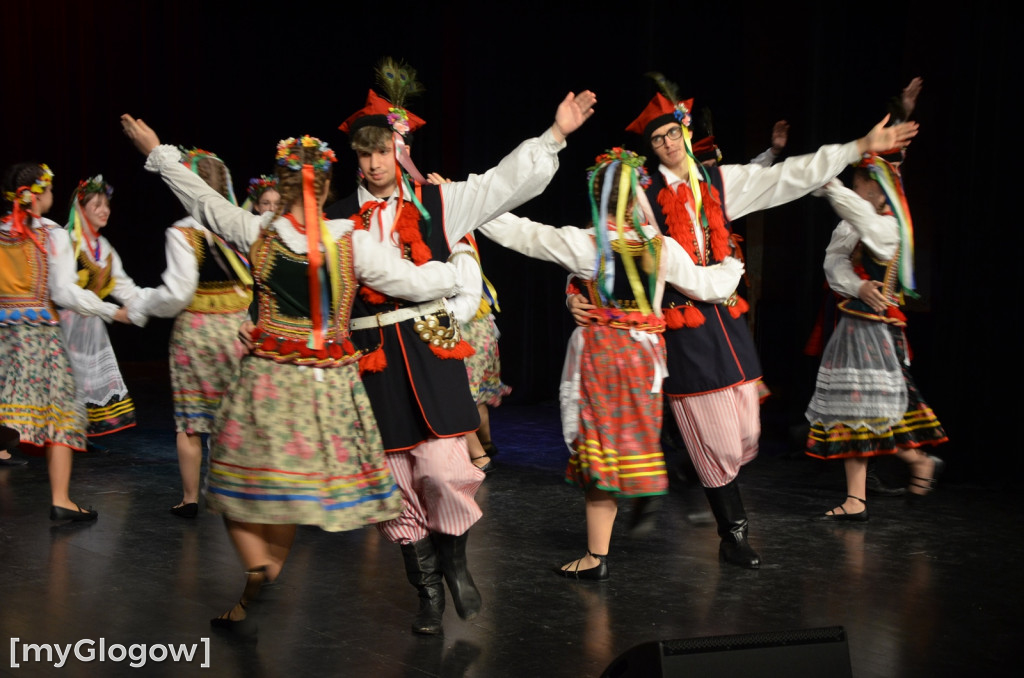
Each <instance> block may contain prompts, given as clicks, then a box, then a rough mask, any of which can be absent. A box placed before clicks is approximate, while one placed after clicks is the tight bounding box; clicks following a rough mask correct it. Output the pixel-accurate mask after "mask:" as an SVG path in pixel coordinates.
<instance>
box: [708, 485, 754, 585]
mask: <svg viewBox="0 0 1024 678" xmlns="http://www.w3.org/2000/svg"><path fill="white" fill-rule="evenodd" d="M704 493H705V494H707V496H708V502H709V503H710V504H711V512H712V513H714V514H715V521H716V522H717V523H718V536H719V537H721V538H722V543H721V544H720V545H719V547H718V559H719V560H722V561H724V562H727V563H731V564H733V565H739V566H740V567H746V568H749V569H752V570H756V569H757V568H758V567H760V566H761V556H759V555H757V552H756V551H754V549H752V548H750V543H749V542H748V541H747V513H746V511H744V510H743V499H742V498H741V497H740V486H739V485H738V484H737V483H736V480H733V481H732V482H730V483H728V484H726V485H723V486H722V487H705V488H704Z"/></svg>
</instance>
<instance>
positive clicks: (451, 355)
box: [430, 339, 476, 360]
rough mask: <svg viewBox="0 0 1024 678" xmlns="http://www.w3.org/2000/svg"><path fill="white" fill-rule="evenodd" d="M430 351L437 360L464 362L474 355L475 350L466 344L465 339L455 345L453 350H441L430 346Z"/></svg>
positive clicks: (438, 347)
mask: <svg viewBox="0 0 1024 678" xmlns="http://www.w3.org/2000/svg"><path fill="white" fill-rule="evenodd" d="M430 350H431V351H433V353H434V355H436V356H437V357H438V358H444V359H446V360H449V359H454V360H465V359H466V358H468V357H469V356H471V355H473V354H474V353H476V349H474V348H473V347H472V346H470V345H469V344H468V343H466V340H465V339H463V340H462V341H460V342H459V343H457V344H456V345H455V348H442V347H440V346H434V345H433V344H431V345H430Z"/></svg>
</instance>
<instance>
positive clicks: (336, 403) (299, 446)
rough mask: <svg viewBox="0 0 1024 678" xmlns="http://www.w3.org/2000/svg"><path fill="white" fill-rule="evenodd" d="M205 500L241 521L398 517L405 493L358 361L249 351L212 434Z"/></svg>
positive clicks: (331, 522) (336, 524)
mask: <svg viewBox="0 0 1024 678" xmlns="http://www.w3.org/2000/svg"><path fill="white" fill-rule="evenodd" d="M206 498H207V503H208V505H209V507H210V508H211V509H212V510H214V511H217V512H220V513H223V514H224V515H226V516H227V517H228V518H231V519H233V520H238V521H243V522H250V523H263V524H300V525H318V526H320V527H322V528H323V529H325V530H329V531H334V532H336V531H342V530H352V529H355V528H358V527H362V526H363V525H367V524H370V523H376V522H380V521H383V520H389V519H391V518H395V517H396V516H398V515H399V513H401V510H402V499H401V493H400V491H399V489H398V487H397V486H396V485H395V481H394V479H393V477H392V475H391V472H390V471H389V470H388V466H387V462H386V461H385V459H384V448H383V444H382V443H381V439H380V433H379V431H378V430H377V423H376V420H374V418H373V410H372V409H371V408H370V400H369V398H368V397H367V395H366V391H365V389H364V388H363V384H362V382H361V381H360V380H359V373H358V367H357V365H355V364H352V365H347V366H344V367H336V368H331V369H316V368H309V367H298V366H296V365H282V364H278V363H275V362H274V361H272V360H266V359H263V358H256V357H249V358H245V359H244V360H243V361H242V367H241V371H240V373H239V378H238V381H237V383H236V384H235V386H234V387H232V389H231V390H230V391H229V392H228V394H227V395H226V396H225V397H224V400H223V403H222V406H221V410H220V412H219V417H218V420H217V426H216V430H215V431H214V432H213V435H212V446H211V451H210V473H209V476H208V481H207V490H206Z"/></svg>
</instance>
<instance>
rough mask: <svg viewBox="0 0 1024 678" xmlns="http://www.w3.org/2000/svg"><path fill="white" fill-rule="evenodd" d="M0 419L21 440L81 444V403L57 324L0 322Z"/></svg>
mask: <svg viewBox="0 0 1024 678" xmlns="http://www.w3.org/2000/svg"><path fill="white" fill-rule="evenodd" d="M0 424H4V425H5V426H9V427H11V428H13V429H15V430H16V431H18V433H19V435H20V436H21V441H22V442H23V443H28V444H31V445H36V446H39V447H46V446H47V445H51V444H54V445H66V446H68V447H70V448H72V449H74V450H79V451H82V450H84V449H85V433H84V431H85V409H84V408H83V407H82V405H81V403H79V402H78V401H77V400H76V398H75V377H74V375H73V374H72V372H71V365H70V364H69V363H68V359H67V355H66V354H65V353H64V341H63V339H62V337H61V331H60V327H58V326H57V325H0Z"/></svg>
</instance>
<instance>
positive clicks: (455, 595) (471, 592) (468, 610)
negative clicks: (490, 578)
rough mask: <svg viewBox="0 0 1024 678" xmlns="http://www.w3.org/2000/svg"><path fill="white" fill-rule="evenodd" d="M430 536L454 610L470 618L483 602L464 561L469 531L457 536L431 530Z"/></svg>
mask: <svg viewBox="0 0 1024 678" xmlns="http://www.w3.org/2000/svg"><path fill="white" fill-rule="evenodd" d="M430 537H431V539H433V540H434V545H435V546H436V547H437V555H438V558H439V560H440V561H441V572H443V573H444V580H445V582H447V583H448V590H449V591H451V593H452V600H453V601H454V602H455V611H456V612H458V613H459V616H460V617H462V618H463V619H472V618H473V617H475V616H476V615H477V613H478V612H480V606H481V605H482V604H483V603H482V601H481V600H480V591H479V590H478V589H477V588H476V584H474V583H473V577H472V575H470V574H469V567H468V565H467V563H466V541H467V539H468V538H469V532H463V533H462V534H460V535H458V536H454V535H450V534H441V533H440V532H432V533H431V534H430Z"/></svg>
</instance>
